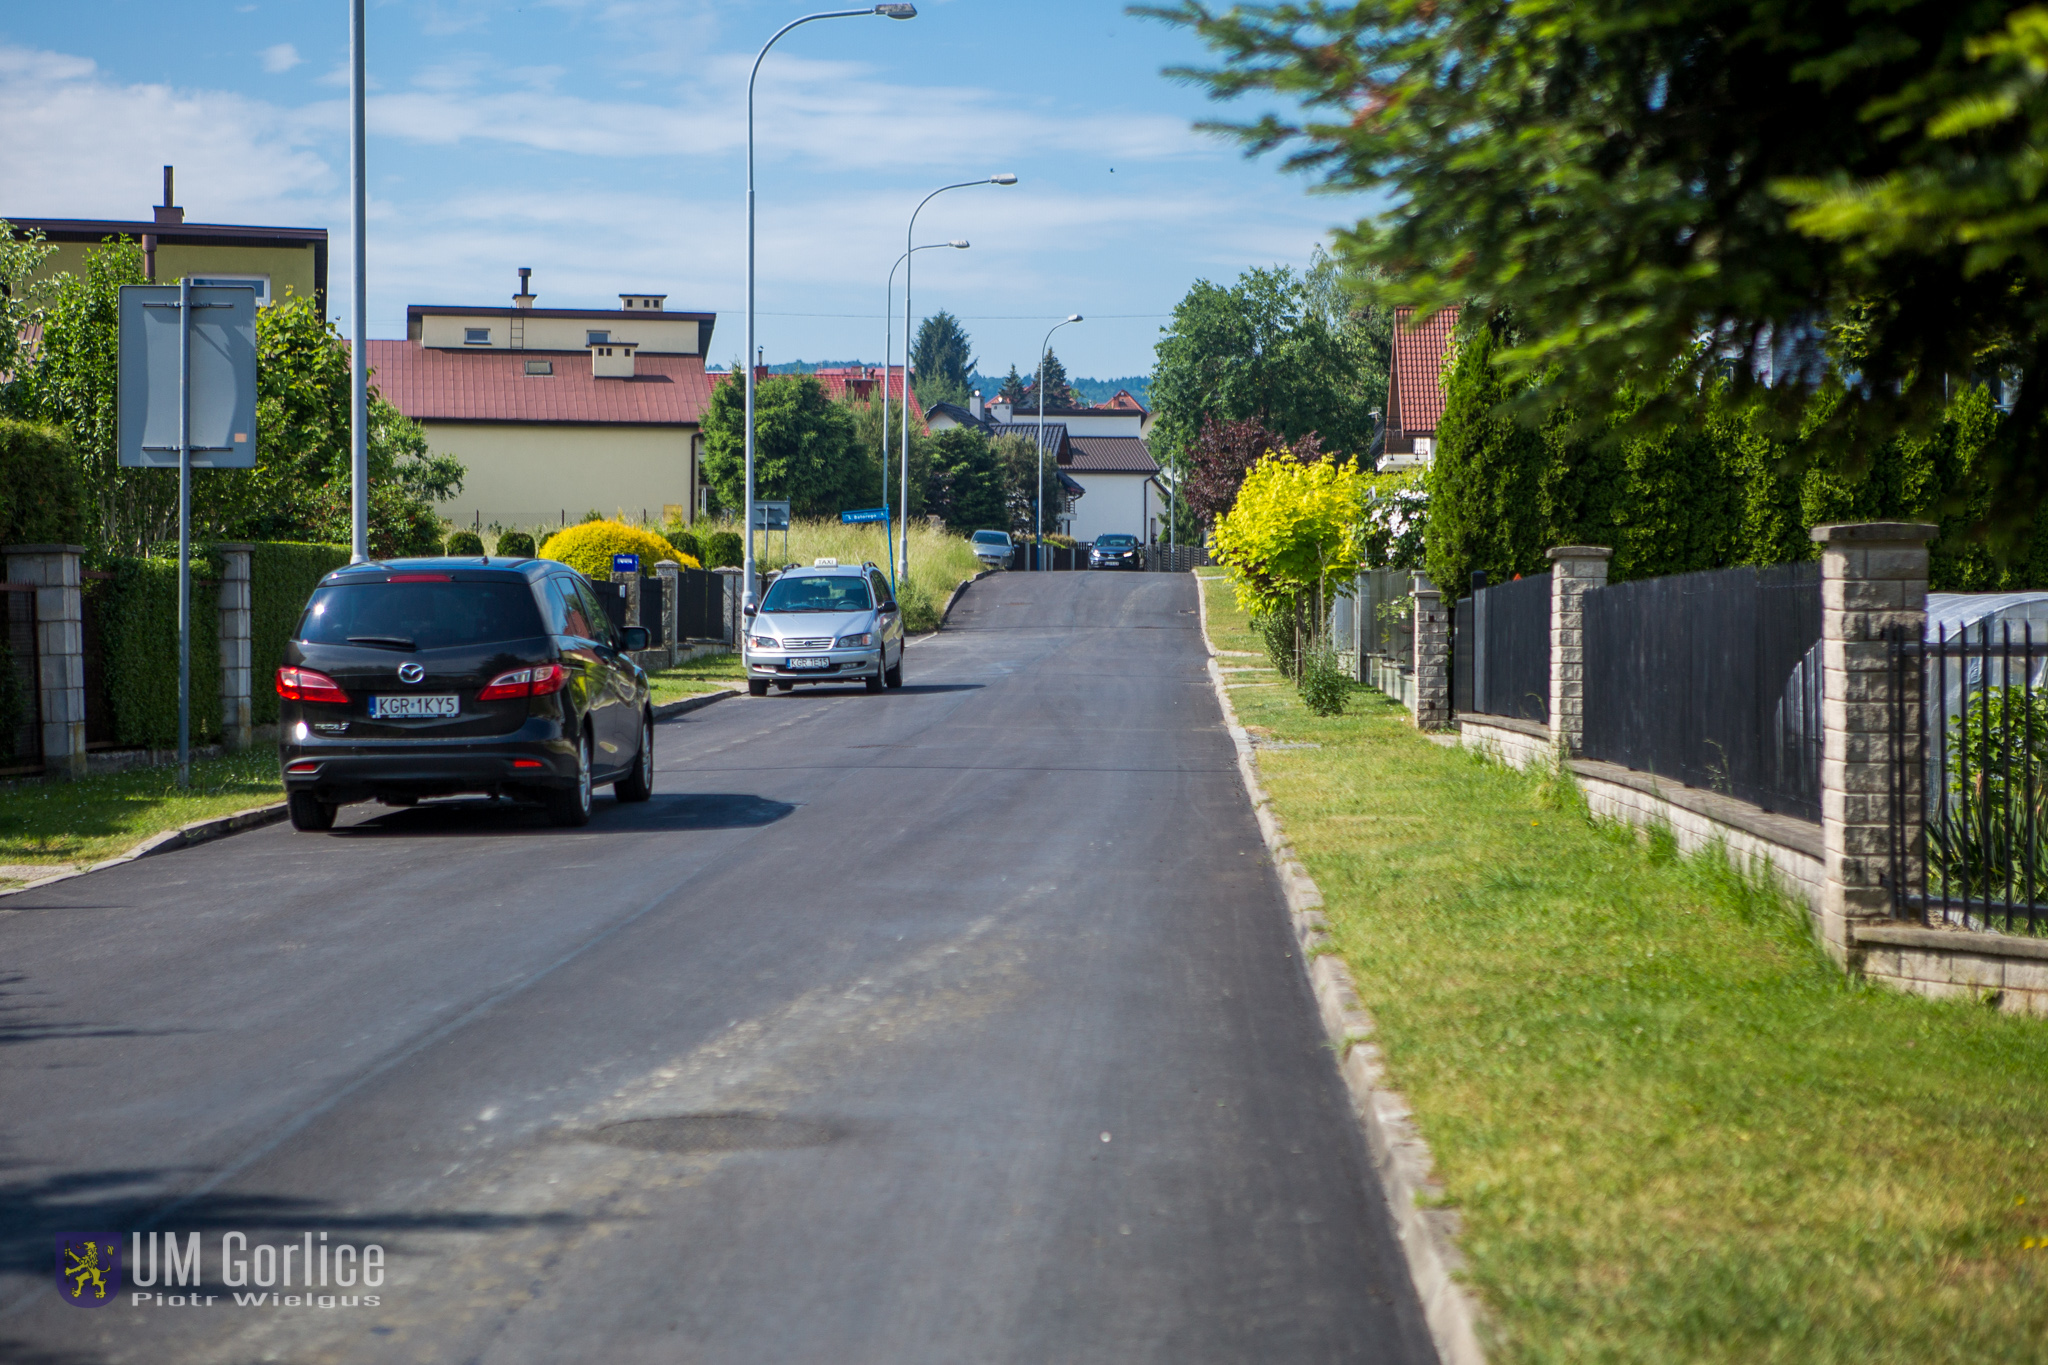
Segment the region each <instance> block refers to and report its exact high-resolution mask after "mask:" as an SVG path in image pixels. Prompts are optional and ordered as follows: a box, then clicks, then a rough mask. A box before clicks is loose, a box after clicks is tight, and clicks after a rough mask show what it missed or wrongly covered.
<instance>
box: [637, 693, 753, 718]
mask: <svg viewBox="0 0 2048 1365" xmlns="http://www.w3.org/2000/svg"><path fill="white" fill-rule="evenodd" d="M739 694H740V693H739V689H738V688H736V687H721V688H719V689H718V690H717V691H716V692H701V693H699V694H698V695H696V696H694V697H678V698H677V699H676V700H674V701H665V702H663V703H662V704H661V705H659V706H657V707H655V708H654V719H655V720H656V721H664V720H667V719H668V718H669V717H671V716H681V715H687V714H688V713H689V712H691V711H701V710H703V709H704V708H705V707H707V706H709V705H711V703H713V702H717V701H724V700H725V699H726V698H727V697H737V696H738V695H739Z"/></svg>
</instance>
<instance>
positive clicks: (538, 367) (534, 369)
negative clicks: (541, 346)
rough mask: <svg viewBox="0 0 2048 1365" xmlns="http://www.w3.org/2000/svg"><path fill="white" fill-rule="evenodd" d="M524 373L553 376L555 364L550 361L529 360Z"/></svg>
mask: <svg viewBox="0 0 2048 1365" xmlns="http://www.w3.org/2000/svg"><path fill="white" fill-rule="evenodd" d="M526 372H527V373H528V374H553V373H554V372H555V362H554V361H552V360H529V361H527V362H526Z"/></svg>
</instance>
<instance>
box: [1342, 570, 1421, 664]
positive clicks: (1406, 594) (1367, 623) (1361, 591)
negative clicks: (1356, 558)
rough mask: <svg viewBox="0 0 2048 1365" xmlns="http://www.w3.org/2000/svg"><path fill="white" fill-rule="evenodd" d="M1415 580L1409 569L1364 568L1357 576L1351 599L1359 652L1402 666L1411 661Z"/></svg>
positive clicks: (1411, 662)
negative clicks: (1353, 602)
mask: <svg viewBox="0 0 2048 1365" xmlns="http://www.w3.org/2000/svg"><path fill="white" fill-rule="evenodd" d="M1414 580H1415V575H1414V573H1413V571H1412V570H1408V569H1367V570H1365V571H1364V572H1362V573H1360V574H1359V575H1358V581H1357V584H1356V586H1355V587H1354V589H1353V600H1354V601H1355V602H1356V604H1357V607H1356V610H1357V621H1358V627H1357V640H1358V644H1357V649H1358V652H1359V653H1360V654H1362V655H1364V654H1377V655H1380V656H1381V657H1383V658H1387V659H1391V660H1393V661H1394V662H1395V663H1397V664H1400V665H1402V666H1403V667H1409V666H1412V665H1413V664H1414V662H1415V602H1414V598H1413V596H1412V595H1411V592H1410V589H1411V588H1412V587H1413V585H1414ZM1347 647H1348V646H1347Z"/></svg>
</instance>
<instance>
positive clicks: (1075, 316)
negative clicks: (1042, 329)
mask: <svg viewBox="0 0 2048 1365" xmlns="http://www.w3.org/2000/svg"><path fill="white" fill-rule="evenodd" d="M1067 321H1068V322H1079V321H1081V315H1080V314H1079V313H1069V314H1067Z"/></svg>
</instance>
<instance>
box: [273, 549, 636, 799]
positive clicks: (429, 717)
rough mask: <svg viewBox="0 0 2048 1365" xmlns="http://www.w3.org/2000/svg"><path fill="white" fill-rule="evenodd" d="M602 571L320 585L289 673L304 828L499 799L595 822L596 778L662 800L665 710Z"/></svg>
mask: <svg viewBox="0 0 2048 1365" xmlns="http://www.w3.org/2000/svg"><path fill="white" fill-rule="evenodd" d="M646 647H647V631H645V630H644V629H642V628H641V627H639V626H627V627H624V628H623V629H617V628H614V627H613V625H612V624H611V618H610V617H608V616H606V615H605V611H604V605H603V603H602V602H601V601H600V600H599V599H598V596H597V593H596V591H595V590H594V589H593V588H592V587H591V585H590V581H589V580H588V579H586V578H584V577H583V575H582V574H580V573H578V572H576V570H574V569H572V568H570V567H569V566H568V565H566V564H558V563H556V562H554V561H552V560H545V559H511V560H492V559H477V558H461V559H456V558H447V559H396V560H389V561H384V562H377V561H371V562H368V563H363V564H351V565H350V566H348V567H347V568H345V569H337V570H335V571H334V572H333V573H331V574H328V575H327V576H326V577H325V578H323V579H321V580H320V585H319V586H318V587H316V588H315V589H314V590H313V595H312V597H311V598H309V599H308V600H307V602H306V610H305V613H304V614H303V615H301V616H300V618H299V624H298V628H297V629H296V630H294V631H293V632H292V638H291V641H290V642H289V643H288V644H287V645H286V646H285V653H284V666H283V667H282V668H280V669H278V670H277V694H278V696H279V697H280V698H281V700H280V702H279V704H278V753H279V758H280V759H281V760H282V762H283V765H284V786H285V795H286V800H287V802H288V803H289V806H290V810H291V821H292V826H293V827H294V828H295V829H302V830H322V829H330V828H332V827H333V825H334V814H335V810H336V808H338V807H339V806H341V805H343V804H345V803H347V802H351V801H366V800H378V801H383V802H385V803H386V804H388V805H396V806H409V805H412V804H414V803H415V802H417V801H419V800H420V799H421V798H423V797H429V796H446V795H453V794H455V793H460V792H488V793H490V794H491V795H493V796H506V797H512V798H515V799H521V800H534V801H539V802H541V803H542V804H544V805H545V806H546V807H547V809H548V812H549V814H550V815H551V816H552V817H553V818H554V821H555V823H556V824H560V825H581V824H585V823H587V822H588V821H589V819H590V794H591V788H592V787H594V786H597V785H601V784H603V783H606V782H610V783H611V784H612V789H613V791H615V792H616V793H617V795H618V798H619V800H621V801H645V800H646V799H647V798H648V797H649V796H651V795H652V794H653V792H654V713H653V708H652V706H651V705H650V703H649V700H648V687H647V675H646V674H645V673H643V672H642V671H641V670H640V667H639V665H638V664H636V663H634V662H633V659H632V657H631V651H633V650H636V649H645V648H646Z"/></svg>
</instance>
